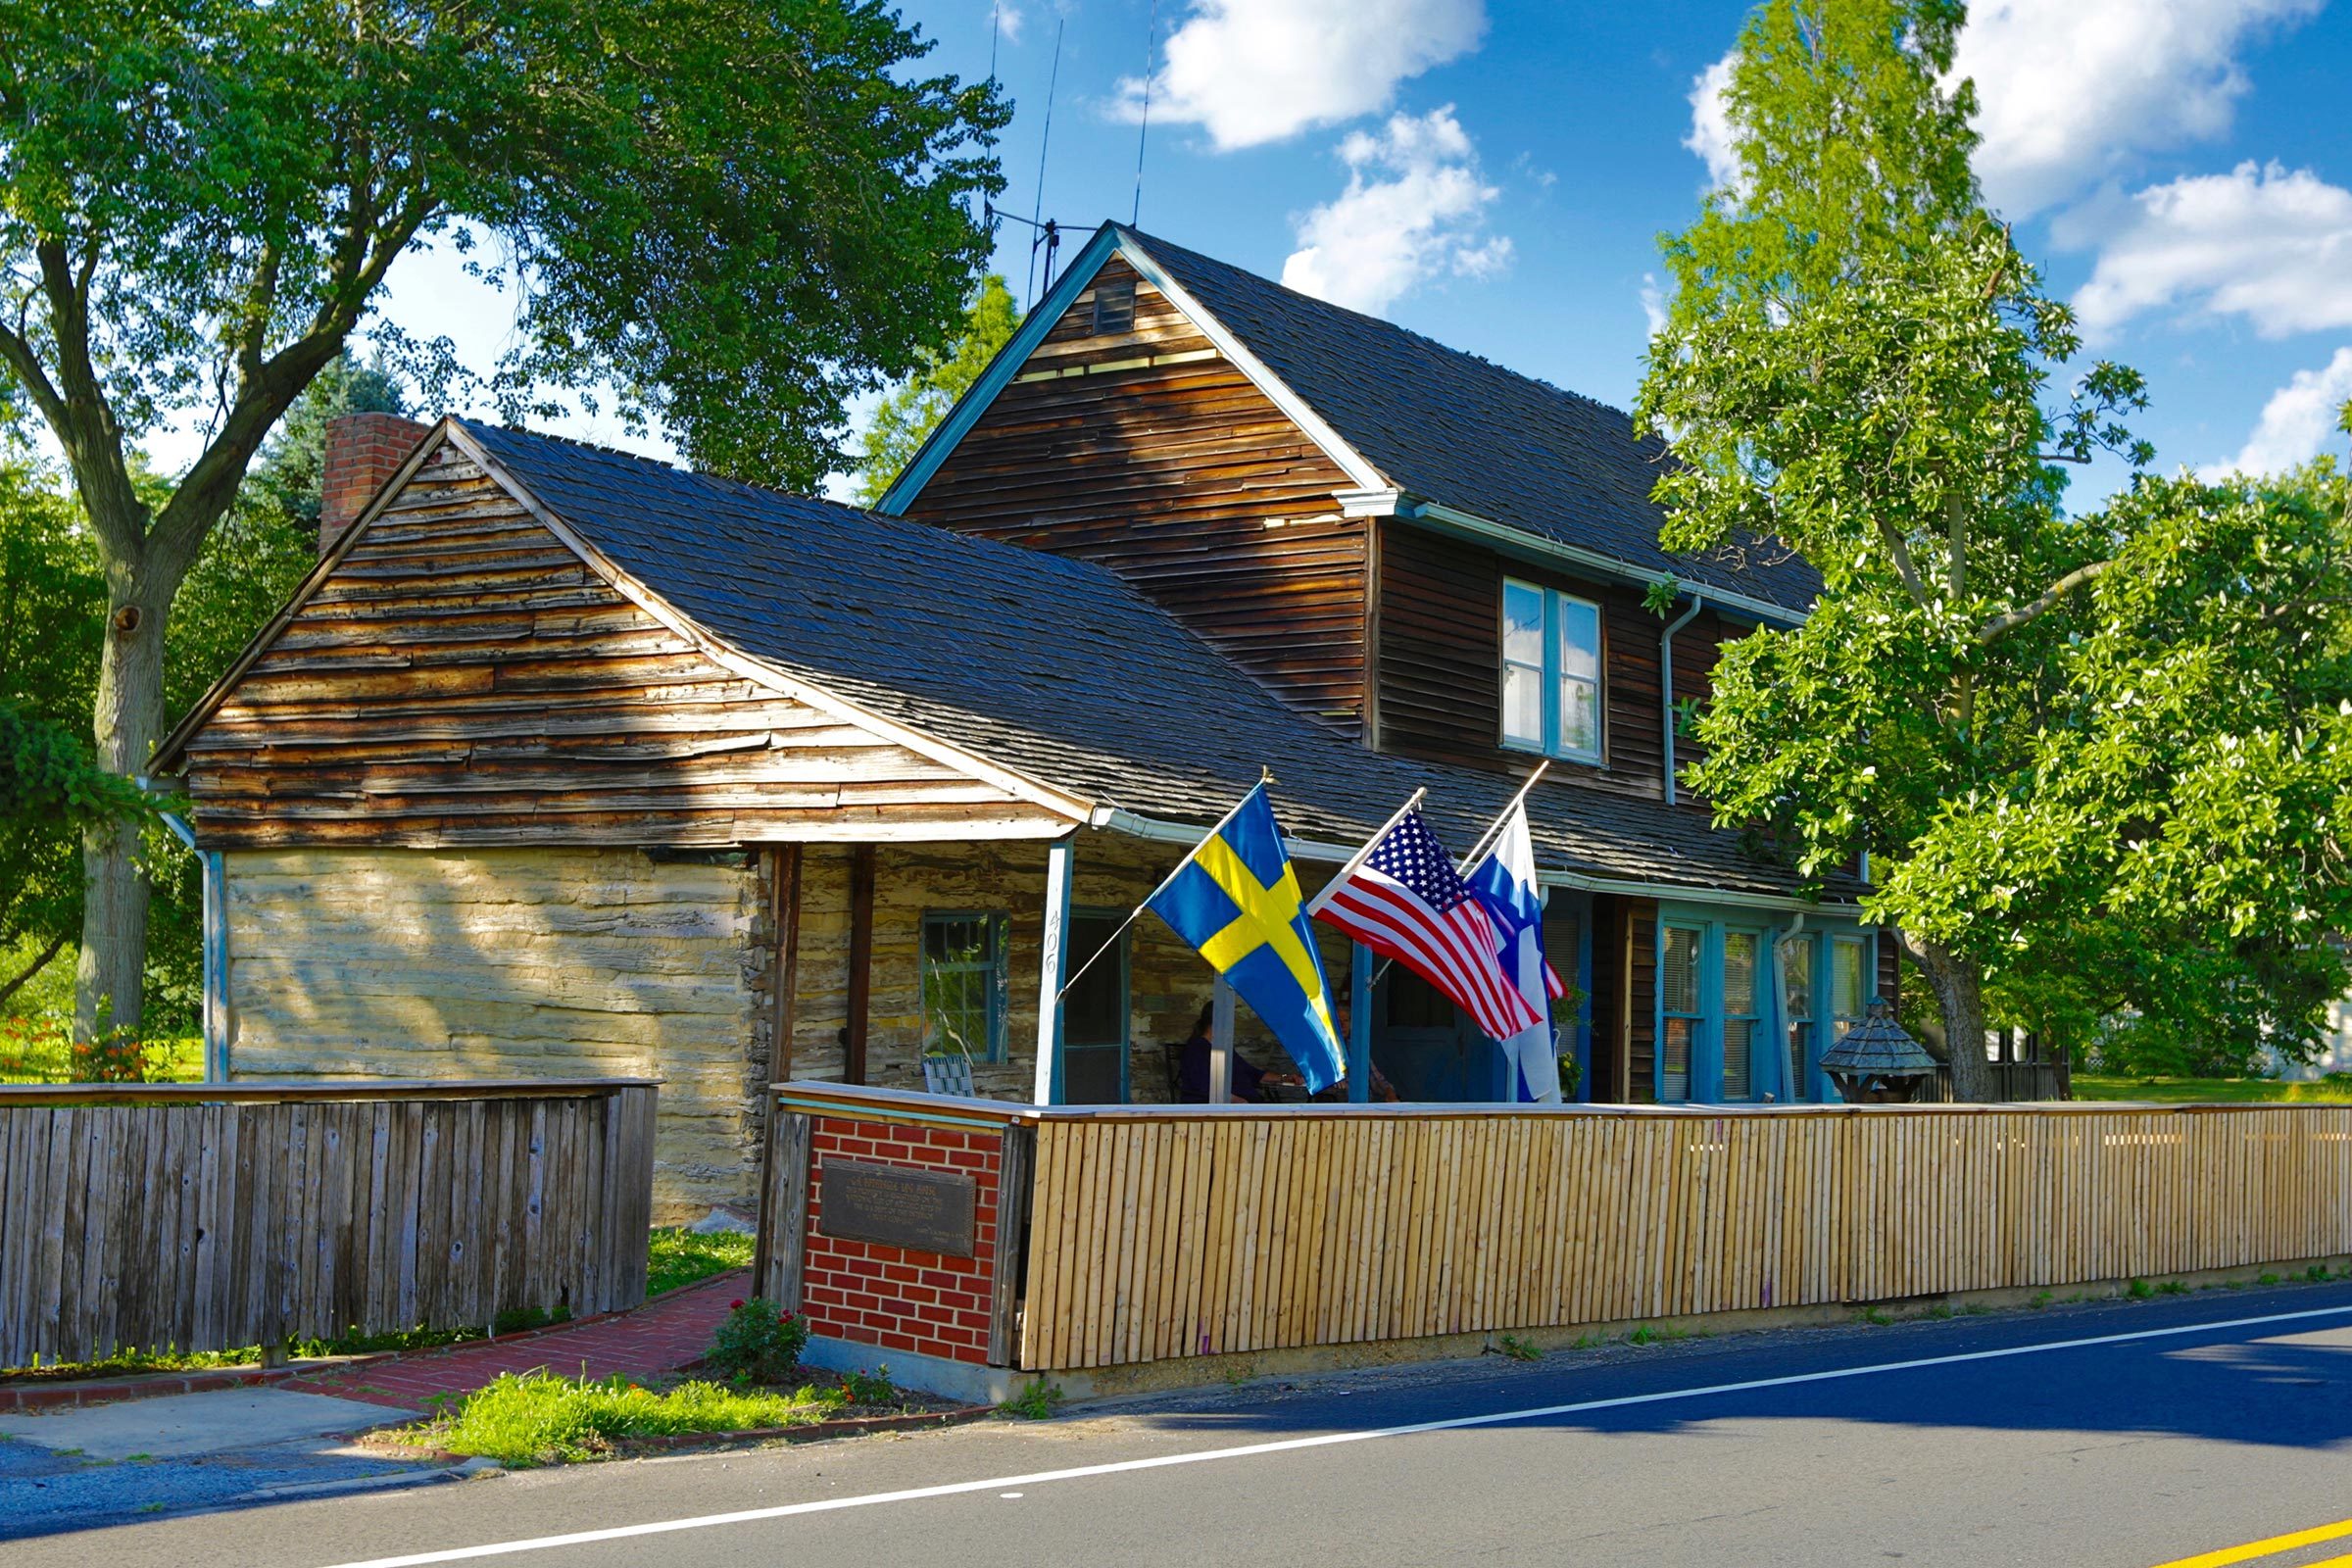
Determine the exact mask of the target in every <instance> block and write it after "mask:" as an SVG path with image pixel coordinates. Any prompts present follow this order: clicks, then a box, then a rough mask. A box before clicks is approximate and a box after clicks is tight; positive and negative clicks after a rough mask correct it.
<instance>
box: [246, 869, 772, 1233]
mask: <svg viewBox="0 0 2352 1568" xmlns="http://www.w3.org/2000/svg"><path fill="white" fill-rule="evenodd" d="M732 859H735V860H741V857H732ZM226 863H227V868H228V923H229V929H228V953H229V979H228V995H229V1000H230V1016H231V1026H232V1030H233V1033H232V1035H231V1038H230V1044H229V1062H230V1064H231V1067H232V1070H233V1071H234V1073H235V1075H236V1076H237V1077H238V1078H240V1079H251V1078H262V1079H270V1080H285V1079H298V1078H311V1077H335V1078H344V1077H372V1078H414V1079H451V1078H523V1077H534V1078H554V1077H610V1076H616V1075H617V1076H632V1077H648V1078H660V1079H661V1080H662V1100H661V1123H660V1127H659V1130H658V1134H657V1138H656V1149H655V1152H656V1160H657V1163H656V1169H655V1192H656V1210H657V1214H658V1216H659V1217H660V1218H661V1219H662V1221H663V1222H665V1223H667V1222H672V1221H677V1220H682V1219H683V1220H691V1219H698V1218H700V1217H702V1215H703V1214H705V1213H707V1212H709V1210H710V1209H711V1208H712V1207H723V1208H728V1209H731V1210H733V1211H734V1212H737V1213H740V1214H749V1213H750V1212H751V1205H752V1203H753V1201H754V1197H755V1193H756V1182H755V1179H754V1167H755V1166H756V1165H757V1163H758V1150H759V1143H758V1129H757V1127H756V1126H755V1124H754V1119H753V1114H752V1104H753V1097H754V1096H755V1094H756V1092H757V1091H758V1089H759V1088H760V1086H761V1085H762V1084H763V1082H764V1080H765V1078H766V1070H765V1068H766V1063H765V1030H764V1028H763V1027H762V1025H763V1022H764V1019H765V1018H766V1016H767V1013H766V1007H765V994H764V989H763V988H764V986H765V984H766V971H767V965H768V962H769V955H770V952H771V947H770V944H769V943H768V942H767V941H766V940H765V939H764V932H765V927H764V925H763V922H762V915H763V911H764V908H765V903H764V897H765V889H764V887H763V885H762V881H761V878H760V875H759V874H758V873H757V871H756V870H755V869H753V868H752V867H750V866H748V865H744V864H740V863H737V864H729V863H696V862H692V861H684V862H681V861H657V860H655V859H653V858H649V857H647V856H646V855H644V854H642V853H640V852H638V851H636V850H619V849H585V848H583V849H537V850H511V849H485V850H475V851H470V852H467V853H466V854H451V853H436V852H429V851H417V850H251V851H239V852H236V853H232V854H230V855H229V856H228V857H227V858H226Z"/></svg>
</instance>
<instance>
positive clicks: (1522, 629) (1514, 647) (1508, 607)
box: [1502, 582, 1544, 668]
mask: <svg viewBox="0 0 2352 1568" xmlns="http://www.w3.org/2000/svg"><path fill="white" fill-rule="evenodd" d="M1502 657H1503V658H1505V659H1507V660H1510V661H1511V662H1514V663H1519V664H1534V665H1536V666H1538V667H1539V668H1540V667H1542V665H1543V663H1544V592H1543V590H1542V589H1540V588H1530V587H1529V586H1528V585H1527V584H1526V583H1523V582H1505V583H1504V584H1503V585H1502Z"/></svg>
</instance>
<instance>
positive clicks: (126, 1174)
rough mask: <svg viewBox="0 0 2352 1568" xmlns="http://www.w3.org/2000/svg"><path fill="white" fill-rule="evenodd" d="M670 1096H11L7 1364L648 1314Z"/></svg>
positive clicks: (4, 1256) (169, 1091) (4, 1155)
mask: <svg viewBox="0 0 2352 1568" xmlns="http://www.w3.org/2000/svg"><path fill="white" fill-rule="evenodd" d="M654 1096H655V1086H654V1085H653V1084H652V1083H651V1082H649V1081H646V1080H644V1079H582V1080H571V1081H560V1082H555V1081H551V1082H528V1083H513V1082H496V1083H415V1082H402V1083H384V1082H365V1083H316V1082H314V1083H306V1084H260V1083H255V1084H230V1085H220V1084H143V1085H122V1086H114V1085H102V1086H92V1085H72V1086H57V1087H49V1086H41V1087H19V1086H0V1366H23V1365H25V1364H28V1363H29V1362H31V1361H32V1360H33V1359H34V1358H36V1357H38V1358H39V1359H41V1360H43V1361H77V1360H85V1359H89V1358H91V1357H94V1356H100V1355H104V1354H107V1353H108V1352H110V1351H112V1350H114V1349H116V1348H122V1347H136V1348H161V1347H165V1346H173V1347H177V1348H180V1349H183V1350H210V1349H228V1348H234V1347H237V1346H243V1345H257V1344H258V1345H275V1344H279V1343H281V1342H283V1341H285V1340H287V1339H290V1338H324V1337H327V1336H330V1335H334V1334H339V1333H342V1332H343V1331H345V1330H347V1329H354V1328H356V1329H359V1330H361V1331H363V1332H369V1333H381V1332H387V1331H392V1330H398V1329H407V1328H414V1327H417V1326H418V1325H424V1326H427V1327H433V1328H461V1327H476V1326H487V1325H488V1324H490V1323H491V1322H492V1321H494V1320H495V1319H496V1318H497V1317H498V1316H499V1314H501V1313H504V1312H511V1311H516V1310H521V1309H527V1308H538V1309H541V1310H551V1309H555V1308H559V1307H560V1308H564V1309H567V1310H568V1311H570V1312H571V1313H572V1314H574V1315H584V1314H586V1313H590V1312H603V1311H610V1310H613V1309H615V1308H619V1307H626V1306H634V1305H636V1304H637V1303H638V1302H640V1301H642V1300H643V1299H645V1269H646V1247H645V1237H646V1229H647V1226H648V1225H649V1223H650V1222H651V1218H652V1209H653V1152H654Z"/></svg>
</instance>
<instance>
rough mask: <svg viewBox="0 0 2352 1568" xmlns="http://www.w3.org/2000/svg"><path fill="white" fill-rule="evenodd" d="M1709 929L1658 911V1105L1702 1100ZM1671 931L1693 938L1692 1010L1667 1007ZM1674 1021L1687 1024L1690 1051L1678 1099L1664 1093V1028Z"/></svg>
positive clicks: (1708, 1013)
mask: <svg viewBox="0 0 2352 1568" xmlns="http://www.w3.org/2000/svg"><path fill="white" fill-rule="evenodd" d="M1712 930H1713V922H1711V921H1709V920H1705V919H1701V918H1694V917H1692V916H1690V915H1685V914H1679V913H1669V912H1667V911H1665V910H1660V911H1659V913H1658V937H1657V952H1658V956H1657V971H1658V997H1657V1002H1658V1015H1657V1027H1656V1030H1655V1033H1654V1034H1653V1036H1652V1039H1653V1040H1654V1042H1655V1044H1654V1045H1653V1046H1652V1047H1651V1054H1652V1055H1653V1056H1654V1057H1655V1058H1656V1062H1655V1065H1656V1069H1657V1085H1656V1094H1657V1102H1658V1103H1659V1104H1661V1105H1687V1104H1690V1103H1692V1102H1694V1101H1699V1100H1701V1096H1700V1095H1699V1086H1700V1073H1699V1064H1700V1063H1701V1062H1702V1061H1703V1060H1704V1059H1705V1057H1706V1054H1707V1028H1708V1019H1709V1018H1710V1016H1711V1015H1712V1013H1711V1009H1710V1008H1709V1006H1708V982H1707V972H1708V962H1707V958H1708V954H1709V952H1710V950H1711V949H1712V948H1713V947H1714V942H1713V940H1712V936H1711V933H1712ZM1672 931H1685V932H1689V933H1690V934H1691V936H1692V937H1693V938H1695V939H1696V945H1695V951H1694V953H1693V956H1692V959H1691V967H1692V973H1691V996H1692V1002H1693V1005H1694V1006H1695V1009H1696V1010H1694V1011H1693V1010H1691V1009H1687V1008H1681V1007H1670V1006H1668V1005H1666V949H1667V943H1668V936H1667V934H1668V933H1669V932H1672ZM1675 1020H1680V1021H1683V1022H1687V1023H1689V1024H1690V1025H1691V1031H1690V1039H1691V1049H1690V1052H1689V1054H1688V1055H1687V1056H1686V1057H1685V1059H1684V1062H1683V1072H1682V1079H1683V1092H1682V1094H1681V1095H1680V1096H1679V1097H1678V1096H1674V1095H1670V1094H1668V1093H1667V1092H1666V1088H1667V1079H1668V1076H1669V1073H1668V1069H1667V1065H1666V1025H1667V1024H1668V1023H1669V1022H1670V1021H1675Z"/></svg>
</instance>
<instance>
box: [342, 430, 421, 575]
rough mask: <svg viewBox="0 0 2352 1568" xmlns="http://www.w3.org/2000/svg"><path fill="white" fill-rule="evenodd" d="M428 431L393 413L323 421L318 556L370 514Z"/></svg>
mask: <svg viewBox="0 0 2352 1568" xmlns="http://www.w3.org/2000/svg"><path fill="white" fill-rule="evenodd" d="M429 428H431V427H430V426H429V425H422V424H418V423H417V421H416V420H415V419H404V418H402V417H400V416H399V415H397V414H346V415H343V416H342V417H339V418H333V419H329V420H328V421H327V422H326V462H325V465H324V466H323V467H322V468H321V470H320V472H319V554H320V555H322V556H323V555H325V554H326V553H327V551H329V550H330V549H332V548H334V543H335V541H336V540H337V539H338V538H340V537H342V533H343V530H344V529H346V528H348V527H350V526H351V523H352V519H353V518H355V517H357V516H358V515H360V514H361V513H363V512H365V511H367V510H368V502H370V501H373V500H374V499H375V493H376V492H377V491H378V490H381V489H382V488H383V487H384V485H385V484H386V482H388V481H389V480H390V479H391V477H392V475H393V474H395V473H397V472H399V471H400V466H401V465H402V464H404V463H406V462H408V461H409V454H410V453H412V452H414V451H416V450H417V442H418V441H421V440H422V439H424V433H425V431H426V430H427V429H429Z"/></svg>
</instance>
